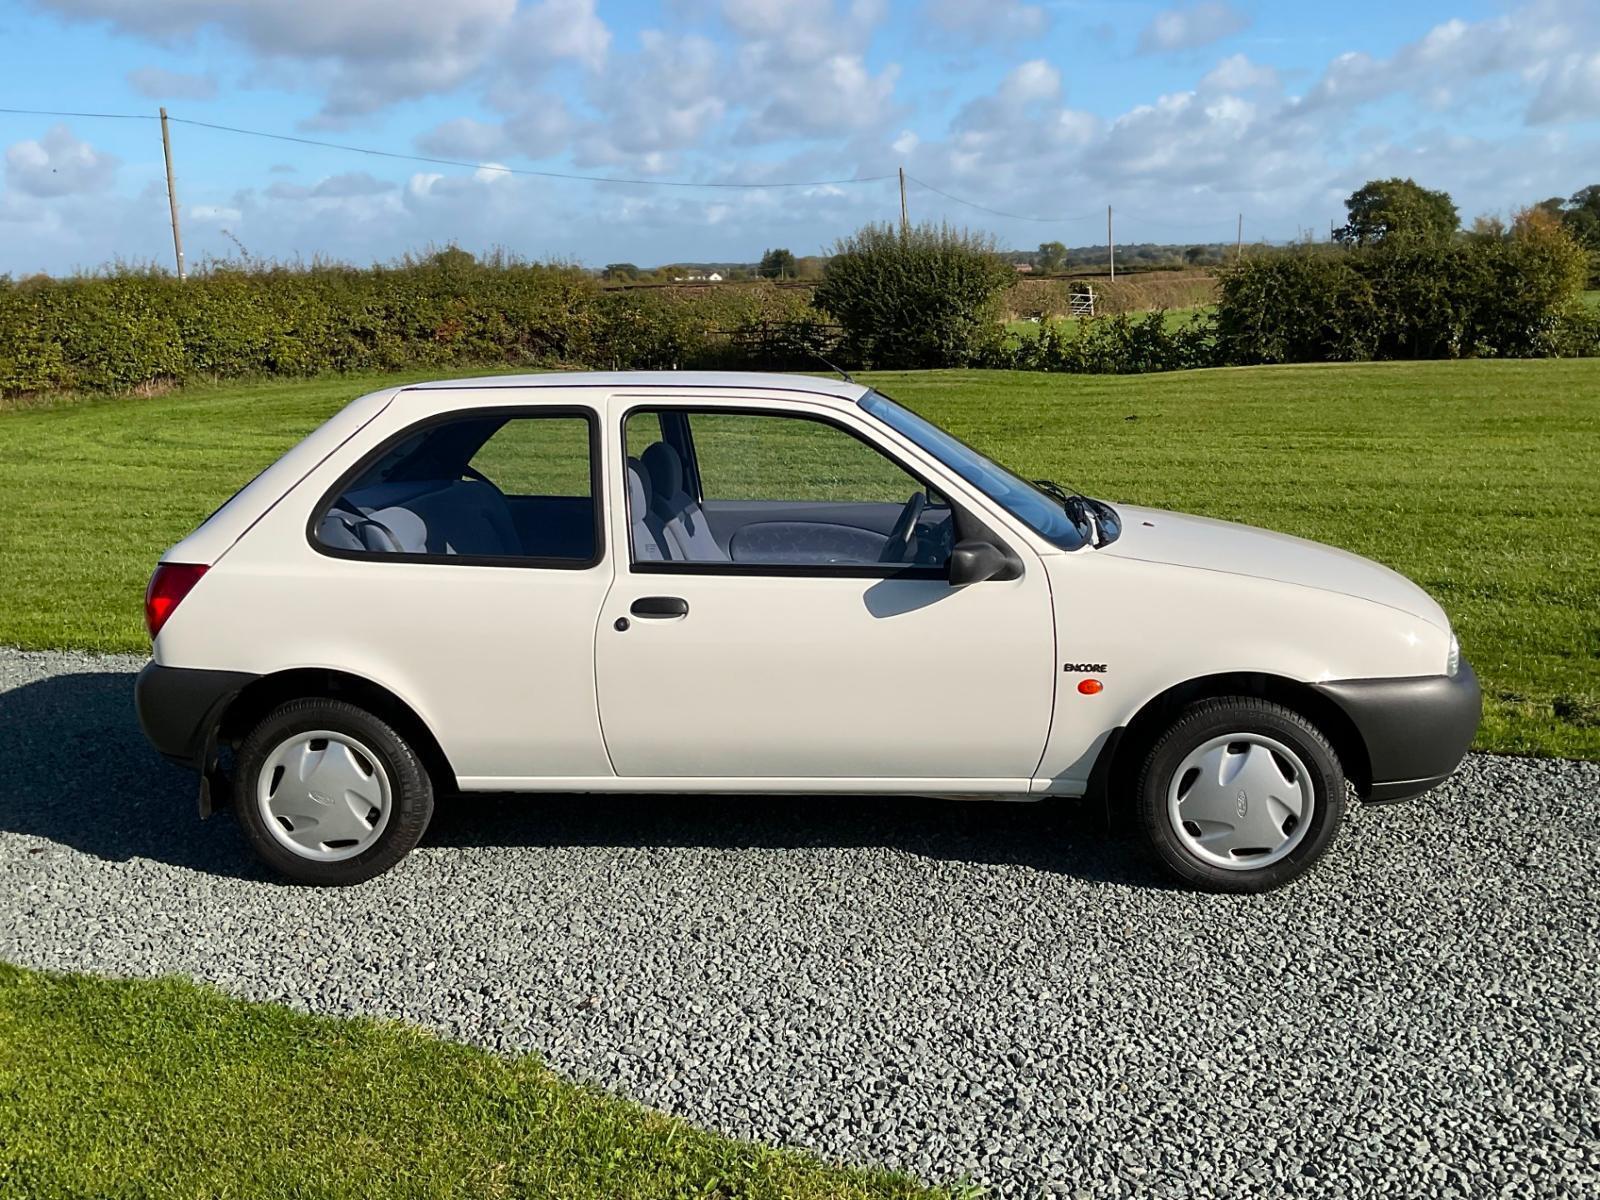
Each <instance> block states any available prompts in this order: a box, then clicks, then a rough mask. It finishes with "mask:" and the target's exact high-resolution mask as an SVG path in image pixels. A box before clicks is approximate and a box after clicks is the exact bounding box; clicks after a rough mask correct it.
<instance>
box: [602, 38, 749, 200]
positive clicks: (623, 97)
mask: <svg viewBox="0 0 1600 1200" xmlns="http://www.w3.org/2000/svg"><path fill="white" fill-rule="evenodd" d="M639 43H640V48H639V51H638V53H636V54H633V55H629V56H627V57H626V58H623V59H621V60H619V61H618V62H617V64H616V68H615V69H614V70H611V71H608V72H606V75H605V76H604V77H603V78H601V79H597V80H596V81H595V83H594V85H593V88H592V89H591V97H590V98H591V100H592V102H593V103H594V106H595V107H596V108H597V109H598V110H599V112H600V114H601V118H600V120H599V121H596V122H592V123H591V124H590V125H589V126H588V127H587V129H585V131H584V132H583V134H582V135H581V137H580V141H579V148H578V149H579V154H578V161H579V162H580V164H589V165H594V164H602V165H611V164H616V163H623V162H628V161H634V162H635V163H636V165H640V166H641V167H642V169H650V168H649V166H648V164H639V163H638V161H637V160H638V159H640V158H641V157H644V156H649V155H658V154H662V153H664V152H672V151H677V150H685V149H688V148H690V147H693V146H696V145H697V144H699V142H700V141H701V140H702V139H703V138H704V137H706V136H707V135H708V134H709V133H710V131H711V130H712V129H713V128H714V127H715V126H716V125H717V123H718V122H719V121H721V119H722V117H723V115H724V113H726V111H727V108H728V102H727V100H726V99H725V98H724V97H723V95H722V94H721V92H722V88H723V85H724V84H725V78H724V64H723V63H722V61H721V59H720V56H719V54H718V52H717V47H716V45H715V43H713V42H712V41H711V40H710V39H709V38H705V37H702V36H700V35H698V34H685V35H681V36H677V35H672V34H666V33H662V32H660V31H659V30H646V31H645V32H643V33H642V34H640V35H639ZM665 162H666V160H665V159H660V160H658V163H659V164H660V166H665ZM658 169H659V168H658Z"/></svg>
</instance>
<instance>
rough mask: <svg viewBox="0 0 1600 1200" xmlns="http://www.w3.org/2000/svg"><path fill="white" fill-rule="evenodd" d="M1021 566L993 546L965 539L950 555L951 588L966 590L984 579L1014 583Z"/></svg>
mask: <svg viewBox="0 0 1600 1200" xmlns="http://www.w3.org/2000/svg"><path fill="white" fill-rule="evenodd" d="M1020 574H1022V564H1021V563H1020V562H1018V561H1017V559H1016V557H1015V556H1014V555H1011V554H1007V553H1006V552H1005V551H1004V550H1002V549H1000V547H999V546H996V545H995V544H994V543H993V542H985V541H980V540H978V539H977V538H968V539H966V540H965V541H960V542H957V543H956V545H955V549H953V550H951V551H950V586H951V587H965V586H966V585H967V584H969V583H982V582H984V580H986V579H1015V578H1016V577H1017V576H1018V575H1020Z"/></svg>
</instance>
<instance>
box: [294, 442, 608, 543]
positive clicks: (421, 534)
mask: <svg viewBox="0 0 1600 1200" xmlns="http://www.w3.org/2000/svg"><path fill="white" fill-rule="evenodd" d="M590 438H591V423H590V421H589V419H588V418H586V417H583V416H574V415H571V414H564V413H563V414H531V415H510V416H507V415H503V414H500V413H489V414H485V413H475V414H470V415H464V416H462V417H460V418H458V419H455V420H449V421H442V422H438V423H436V424H430V425H429V426H428V427H427V428H425V429H422V430H419V431H418V432H416V433H414V434H412V435H411V436H409V437H406V438H403V439H402V440H400V441H399V442H397V443H396V444H395V445H393V446H392V447H390V448H389V449H388V450H387V451H385V452H383V453H382V454H380V455H379V456H378V457H377V458H376V459H375V460H374V461H373V462H372V463H371V464H370V465H368V466H367V467H366V468H365V469H364V470H362V471H361V472H360V473H359V474H358V475H357V477H356V478H355V479H354V480H353V481H352V482H351V483H350V484H348V485H347V486H346V487H345V488H344V489H343V491H342V492H341V494H340V495H339V496H338V497H337V498H336V499H335V500H334V501H333V502H332V503H331V504H329V505H328V507H327V508H326V509H325V510H324V511H323V512H322V513H321V514H319V516H318V519H317V521H316V523H315V530H314V536H315V538H316V540H317V542H318V543H319V544H320V545H322V546H324V547H326V548H328V549H330V550H337V551H340V552H343V553H347V554H357V555H367V554H370V555H373V556H374V557H384V556H390V555H397V554H403V555H429V556H439V557H462V558H474V559H496V560H500V559H504V560H533V561H539V562H547V563H549V564H550V565H554V566H566V565H583V564H586V563H588V562H591V561H593V560H594V558H595V557H596V551H597V545H598V543H597V540H596V524H597V522H596V507H595V493H596V485H595V480H594V478H593V468H592V464H591V456H590Z"/></svg>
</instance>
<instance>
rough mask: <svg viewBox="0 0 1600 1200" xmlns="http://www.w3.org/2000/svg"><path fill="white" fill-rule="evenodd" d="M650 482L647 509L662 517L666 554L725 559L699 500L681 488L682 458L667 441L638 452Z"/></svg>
mask: <svg viewBox="0 0 1600 1200" xmlns="http://www.w3.org/2000/svg"><path fill="white" fill-rule="evenodd" d="M640 462H641V463H642V465H643V467H644V476H645V479H646V481H647V482H648V483H649V485H650V509H651V511H652V512H653V513H654V514H655V515H656V516H658V517H660V518H661V522H662V530H663V532H664V533H665V535H666V543H667V551H668V554H667V557H668V558H670V559H672V560H673V561H675V562H677V561H681V562H727V561H728V552H727V551H726V550H724V549H723V548H722V546H721V545H720V544H719V543H718V542H717V539H716V538H715V537H714V536H713V535H712V533H711V526H710V525H709V524H707V523H706V514H705V513H704V512H703V511H702V510H701V508H700V502H699V501H698V500H696V499H695V498H694V497H693V496H691V495H689V493H688V492H686V491H684V489H683V460H682V459H681V458H679V457H678V452H677V451H676V450H674V449H673V448H672V447H671V446H669V445H668V444H667V443H666V442H655V443H653V444H652V445H650V446H647V447H646V448H645V451H644V453H643V454H642V455H641V456H640Z"/></svg>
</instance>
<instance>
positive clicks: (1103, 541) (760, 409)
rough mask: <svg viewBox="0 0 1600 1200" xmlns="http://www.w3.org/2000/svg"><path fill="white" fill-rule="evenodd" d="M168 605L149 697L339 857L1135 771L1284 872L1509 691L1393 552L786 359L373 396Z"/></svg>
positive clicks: (175, 733)
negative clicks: (485, 799) (622, 804)
mask: <svg viewBox="0 0 1600 1200" xmlns="http://www.w3.org/2000/svg"><path fill="white" fill-rule="evenodd" d="M146 610H147V611H146V616H147V620H148V624H149V628H150V633H151V636H152V638H153V640H154V651H153V659H154V660H153V661H152V662H151V663H150V665H148V666H147V667H146V668H145V669H144V671H143V672H142V673H141V675H140V677H139V682H138V688H137V701H138V709H139V716H140V720H141V723H142V724H143V727H144V730H145V732H146V734H147V736H148V737H149V738H150V740H151V741H152V742H153V743H154V744H155V746H156V747H157V748H158V749H159V750H161V751H162V752H163V753H164V754H166V755H167V756H168V757H170V758H173V759H175V760H178V761H180V762H183V763H186V764H188V765H190V766H192V767H194V768H197V769H198V770H199V771H200V772H201V776H202V783H201V810H202V814H205V813H209V811H210V809H211V806H212V804H213V801H214V800H217V801H219V802H220V800H221V798H223V797H227V798H228V799H229V800H230V801H231V803H232V805H233V807H234V809H235V811H236V813H237V815H238V817H239V819H240V821H241V823H242V825H243V827H244V829H245V831H246V833H247V834H248V836H249V839H250V841H251V843H252V844H253V846H254V848H255V850H256V851H257V852H258V853H259V854H260V855H261V857H262V858H264V859H265V860H266V861H267V862H268V863H269V864H271V865H272V866H273V867H275V868H277V869H278V870H279V871H281V872H282V873H283V874H285V875H288V876H290V877H292V878H294V879H297V880H301V881H304V882H309V883H321V884H345V883H355V882H358V881H360V880H364V879H367V878H370V877H371V876H373V875H376V874H378V873H379V872H381V871H384V870H386V869H388V868H389V867H391V866H393V865H394V864H395V863H396V862H398V861H399V860H400V858H401V857H403V856H404V855H405V854H406V853H407V851H409V850H410V849H411V848H412V847H413V846H414V845H416V844H417V841H418V839H419V838H420V837H421V836H422V834H423V831H424V829H425V828H426V827H427V824H428V820H429V817H430V816H431V814H432V811H433V805H434V798H435V796H436V795H438V794H440V793H442V792H447V791H450V790H456V789H459V790H461V791H515V792H708V791H714V792H729V793H792V794H802V795H803V794H807V793H813V794H814V793H819V792H832V793H854V794H884V793H891V794H926V795H944V796H952V795H954V796H963V797H972V798H982V797H990V798H1005V799H1020V798H1028V799H1036V798H1040V797H1045V796H1082V795H1086V794H1090V793H1098V794H1103V795H1105V796H1107V797H1108V798H1109V799H1110V800H1111V801H1113V802H1115V803H1125V804H1127V805H1129V806H1131V810H1132V813H1133V814H1134V815H1135V816H1136V818H1137V825H1138V827H1139V828H1140V829H1141V830H1142V832H1143V835H1144V837H1145V838H1146V839H1147V840H1148V842H1149V844H1150V846H1151V847H1152V848H1153V850H1154V851H1155V853H1156V855H1157V856H1158V857H1159V859H1160V860H1161V861H1162V862H1164V863H1165V864H1166V865H1167V866H1168V867H1169V868H1171V869H1172V870H1173V871H1175V872H1176V873H1177V874H1178V875H1179V876H1181V877H1182V878H1184V879H1186V880H1188V881H1189V882H1190V883H1193V884H1196V885H1199V886H1201V887H1205V888H1210V889H1215V890H1221V891H1259V890H1263V889H1266V888H1270V887H1274V886H1276V885H1278V884H1281V883H1283V882H1285V881H1286V880H1288V879H1290V878H1292V877H1294V876H1295V875H1297V874H1299V873H1300V872H1302V871H1304V870H1305V869H1306V868H1307V867H1308V866H1310V865H1311V864H1312V863H1313V862H1314V861H1315V860H1316V859H1317V858H1318V856H1319V855H1321V854H1322V852H1323V850H1324V849H1325V848H1326V846H1327V845H1328V843H1329V841H1330V839H1331V838H1332V837H1333V835H1334V832H1335V830H1336V829H1337V827H1338V825H1339V823H1340V820H1341V818H1342V817H1343V814H1344V810H1345V805H1346V793H1347V785H1346V781H1348V782H1349V784H1350V785H1353V787H1354V789H1355V791H1356V792H1357V793H1358V794H1359V795H1361V796H1363V797H1368V798H1372V799H1400V798H1403V797H1407V796H1413V795H1417V794H1420V793H1421V792H1424V791H1426V790H1427V789H1429V788H1431V787H1433V786H1434V785H1435V784H1437V783H1439V782H1440V781H1441V780H1443V779H1444V778H1446V777H1447V776H1448V775H1449V774H1450V773H1451V772H1452V771H1454V770H1455V768H1456V766H1457V765H1458V764H1459V762H1460V760H1461V757H1462V755H1463V754H1464V753H1465V751H1466V748H1467V746H1468V744H1469V743H1470V742H1471V740H1472V736H1473V733H1474V731H1475V729H1476V728H1477V723H1478V717H1479V707H1480V701H1479V693H1478V685H1477V681H1476V680H1475V678H1474V676H1473V673H1472V670H1471V668H1470V667H1469V666H1468V665H1467V664H1466V663H1464V662H1462V661H1461V659H1460V655H1459V651H1458V648H1457V644H1456V640H1455V638H1454V637H1453V636H1452V634H1451V631H1450V624H1449V621H1448V620H1447V618H1446V617H1445V614H1444V613H1443V612H1442V611H1441V610H1440V608H1439V606H1438V605H1437V604H1436V603H1434V601H1433V600H1432V599H1430V598H1429V597H1428V595H1427V594H1426V593H1424V592H1423V591H1422V590H1421V589H1420V588H1418V587H1416V586H1415V585H1414V584H1412V583H1410V582H1408V581H1407V580H1406V579H1404V578H1402V577H1401V576H1400V575H1397V574H1395V573H1394V572H1393V571H1390V570H1388V569H1386V568H1384V567H1381V566H1378V565H1377V564H1375V563H1372V562H1369V561H1367V560H1366V559H1362V558H1358V557H1356V556H1355V555H1353V554H1347V553H1345V552H1343V551H1340V550H1334V549H1330V548H1327V547H1324V546H1320V545H1316V544H1314V543H1311V542H1306V541H1302V540H1299V539H1297V538H1292V537H1286V536H1283V535H1281V534H1276V533H1268V532H1265V531H1262V530H1258V529H1251V528H1247V527H1245V526H1241V525H1231V524H1226V523H1223V522H1218V521H1210V520H1204V519H1201V518H1197V517H1189V516H1180V515H1177V514H1174V513H1167V512H1159V511H1155V510H1150V509H1141V508H1134V507H1131V506H1127V505H1117V506H1115V507H1113V506H1111V505H1108V504H1105V503H1103V502H1100V501H1096V500H1088V499H1086V498H1084V497H1082V496H1079V495H1077V494H1075V493H1072V492H1070V491H1068V490H1066V489H1064V488H1060V487H1058V486H1056V485H1054V484H1051V483H1049V482H1048V481H1040V482H1036V483H1029V482H1027V481H1025V480H1023V479H1020V478H1018V477H1017V476H1015V475H1013V474H1012V473H1010V472H1009V471H1007V470H1005V469H1004V468H1003V467H1000V466H998V465H996V464H995V463H994V462H991V461H990V460H989V459H987V458H985V457H984V456H983V455H981V454H979V453H977V452H976V451H974V450H972V449H971V448H969V447H967V446H965V445H963V444H962V443H961V442H959V441H957V440H956V439H955V438H953V437H951V436H950V435H949V434H947V433H945V432H943V431H942V430H940V429H938V428H937V427H936V426H934V425H932V424H930V423H929V422H928V421H926V420H924V419H923V418H922V417H919V416H918V415H916V414H915V413H913V412H911V411H909V410H908V409H906V408H903V407H901V406H900V405H899V404H897V403H895V402H894V401H893V400H890V399H889V398H887V397H886V396H884V395H882V394H880V393H878V392H875V391H872V390H870V389H868V388H866V387H863V386H861V385H860V384H854V383H849V382H844V383H838V382H831V381H827V380H822V379H814V378H808V377H791V376H782V375H721V374H703V375H702V374H686V373H664V374H614V375H599V374H551V375H534V376H525V377H501V378H488V379H469V380H460V381H456V382H447V383H430V384H421V385H417V386H412V387H404V388H393V389H389V390H387V391H382V392H377V393H374V394H372V395H369V396H364V397H362V398H360V399H359V400H356V401H354V402H353V403H351V404H350V405H349V406H347V407H346V408H345V409H344V410H343V411H341V412H340V413H338V414H337V415H336V416H334V417H333V418H332V419H331V420H330V421H328V422H327V424H325V425H323V426H322V427H321V428H320V429H318V430H317V431H316V432H314V433H312V434H311V435H310V436H309V437H308V438H306V439H305V440H304V441H303V442H301V443H300V444H299V445H298V446H296V447H295V448H294V449H292V450H290V451H289V452H288V453H287V454H285V455H284V456H283V457H282V458H281V459H279V460H278V462H276V463H275V464H273V465H272V466H271V467H269V468H268V469H267V470H265V471H263V472H262V473H261V475H260V476H258V477H257V478H256V479H255V480H254V481H253V482H251V483H250V484H249V485H247V486H246V487H245V488H244V489H243V490H242V491H240V492H239V493H238V494H237V495H236V496H234V497H233V498H232V499H231V500H229V501H228V502H227V503H226V504H224V505H223V506H222V507H221V508H220V509H218V510H217V512H216V513H215V514H214V515H212V517H211V518H210V519H209V520H207V521H206V522H205V524H203V525H201V526H200V528H199V529H197V530H196V531H195V532H194V533H192V534H191V535H190V536H189V537H187V538H185V539H184V540H183V541H182V542H180V543H179V544H178V545H176V546H174V547H173V548H172V549H171V550H170V551H169V552H168V553H167V555H166V556H165V557H164V558H163V559H162V562H161V564H160V565H159V567H158V568H157V569H156V572H155V575H154V577H153V578H152V579H151V581H150V589H149V592H148V595H147V599H146ZM230 766H231V770H230V769H228V768H229V767H230Z"/></svg>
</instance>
